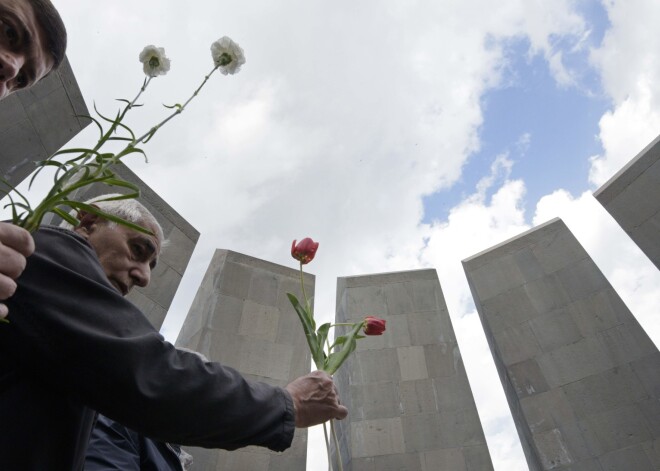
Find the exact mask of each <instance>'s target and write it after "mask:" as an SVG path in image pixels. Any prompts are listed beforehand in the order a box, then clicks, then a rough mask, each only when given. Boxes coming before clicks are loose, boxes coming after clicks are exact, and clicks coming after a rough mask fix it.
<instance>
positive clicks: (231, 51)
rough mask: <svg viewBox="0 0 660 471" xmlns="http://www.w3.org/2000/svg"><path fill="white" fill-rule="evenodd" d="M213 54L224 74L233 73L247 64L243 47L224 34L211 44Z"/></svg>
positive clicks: (216, 63) (214, 60)
mask: <svg viewBox="0 0 660 471" xmlns="http://www.w3.org/2000/svg"><path fill="white" fill-rule="evenodd" d="M211 56H212V57H213V62H214V63H215V65H216V66H217V67H219V68H220V72H222V73H223V75H227V74H232V75H233V74H235V73H237V72H239V71H240V70H241V66H242V65H243V64H245V55H244V54H243V49H241V46H239V45H238V44H236V43H235V42H234V41H232V40H231V39H229V38H228V37H227V36H223V37H221V38H220V39H218V40H217V41H216V42H214V43H213V44H211Z"/></svg>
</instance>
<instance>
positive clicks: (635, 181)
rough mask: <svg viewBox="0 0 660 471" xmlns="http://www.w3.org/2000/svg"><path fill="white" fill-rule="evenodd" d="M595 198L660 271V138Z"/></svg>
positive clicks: (599, 190) (602, 188)
mask: <svg viewBox="0 0 660 471" xmlns="http://www.w3.org/2000/svg"><path fill="white" fill-rule="evenodd" d="M594 196H595V197H596V199H597V200H598V201H599V202H600V203H601V204H602V205H603V206H604V207H605V209H606V210H607V211H608V212H609V213H610V214H611V215H612V217H614V219H616V221H617V222H618V223H619V225H620V226H621V227H622V228H623V230H624V231H626V232H627V233H628V235H629V236H630V238H631V239H632V240H633V241H634V242H635V243H636V244H637V245H638V246H639V248H640V249H642V251H643V252H644V253H645V254H646V256H647V257H649V258H650V259H651V261H652V262H653V263H654V264H655V266H656V267H658V269H660V136H658V137H657V138H655V140H654V141H653V142H651V143H650V144H649V145H648V146H647V147H646V148H645V149H644V150H642V151H641V152H640V153H639V154H638V155H637V156H636V157H635V158H634V159H632V160H631V161H630V162H629V163H628V164H627V165H626V166H625V167H624V168H622V169H621V170H620V171H619V172H618V173H617V174H616V175H614V176H613V177H612V178H611V179H610V180H609V181H608V182H607V183H605V184H604V185H603V186H601V187H600V188H599V189H598V190H597V191H596V192H594Z"/></svg>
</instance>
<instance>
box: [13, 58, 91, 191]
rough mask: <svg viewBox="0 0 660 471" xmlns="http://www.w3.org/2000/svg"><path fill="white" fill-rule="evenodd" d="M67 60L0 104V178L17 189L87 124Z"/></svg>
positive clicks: (79, 95) (80, 96) (74, 79)
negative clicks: (41, 161) (39, 165)
mask: <svg viewBox="0 0 660 471" xmlns="http://www.w3.org/2000/svg"><path fill="white" fill-rule="evenodd" d="M88 114H89V112H88V111H87V107H86V106H85V101H84V100H83V97H82V94H81V93H80V89H79V88H78V83H77V82H76V78H75V77H74V75H73V71H72V70H71V66H70V65H69V61H68V60H64V62H63V63H62V65H61V66H60V68H59V70H57V71H56V72H54V73H52V74H50V75H49V76H48V77H46V78H44V79H43V80H41V81H40V82H39V83H38V84H37V85H35V86H34V87H32V88H30V89H28V90H24V91H21V92H18V93H15V94H13V95H11V96H9V97H8V98H6V99H4V100H2V101H0V177H2V178H4V179H6V180H8V181H9V182H10V183H11V184H12V185H14V186H16V185H18V184H19V183H20V182H21V181H23V179H25V177H27V176H28V175H29V174H30V173H32V171H33V170H34V164H33V162H34V161H36V160H43V159H45V158H47V157H49V156H50V155H52V154H53V153H54V152H56V151H57V150H59V149H60V147H62V146H63V145H64V144H66V143H67V142H69V140H71V138H72V137H73V136H75V135H76V134H78V133H79V132H80V131H81V130H82V129H83V128H84V127H85V126H87V125H88V124H89V122H90V121H89V120H88V119H84V118H82V117H80V116H83V115H88Z"/></svg>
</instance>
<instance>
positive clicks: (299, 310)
mask: <svg viewBox="0 0 660 471" xmlns="http://www.w3.org/2000/svg"><path fill="white" fill-rule="evenodd" d="M286 295H287V297H288V298H289V301H290V302H291V305H292V306H293V309H294V310H295V311H296V314H298V318H299V319H300V323H301V324H302V326H303V330H304V331H305V337H306V338H307V344H308V345H309V350H310V352H311V353H312V359H313V360H314V364H315V365H316V367H317V368H318V369H322V368H323V366H324V363H325V353H324V352H323V343H321V342H319V339H318V338H317V336H316V332H315V330H314V319H313V318H312V316H311V315H310V313H309V312H308V311H307V310H306V309H305V308H304V307H303V306H302V305H301V304H300V302H299V301H298V298H296V297H295V295H293V294H291V293H287V294H286Z"/></svg>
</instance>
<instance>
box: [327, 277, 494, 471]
mask: <svg viewBox="0 0 660 471" xmlns="http://www.w3.org/2000/svg"><path fill="white" fill-rule="evenodd" d="M367 315H374V316H377V317H382V318H384V319H386V320H387V331H386V332H385V333H384V334H383V335H382V336H379V337H366V338H364V339H361V340H360V341H358V347H357V350H356V352H355V353H354V354H353V355H352V356H351V357H349V359H348V360H347V361H346V363H345V364H344V365H343V367H342V368H341V369H340V370H339V372H337V374H336V375H335V378H336V381H337V384H338V387H339V390H340V394H341V397H342V401H343V402H344V403H346V405H347V406H348V409H349V411H350V414H349V416H348V418H347V419H346V420H343V421H338V422H336V423H337V426H338V434H339V437H340V442H341V451H342V454H343V462H344V469H346V470H353V471H388V470H401V469H405V470H408V471H415V470H424V471H426V470H429V471H430V470H444V469H446V470H452V471H488V470H492V469H493V466H492V463H491V459H490V455H489V453H488V448H487V446H486V441H485V438H484V433H483V430H482V427H481V423H480V421H479V416H478V414H477V409H476V406H475V403H474V398H473V396H472V391H471V390H470V385H469V384H468V380H467V376H466V373H465V368H464V366H463V361H462V359H461V353H460V351H459V348H458V344H457V343H456V337H455V335H454V330H453V328H452V325H451V321H450V319H449V314H448V312H447V307H446V304H445V300H444V297H443V295H442V290H441V288H440V283H439V282H438V276H437V274H436V272H435V270H418V271H406V272H400V273H388V274H381V275H368V276H356V277H347V278H339V280H338V289H337V322H359V321H360V320H361V319H363V318H364V317H365V316H367ZM335 469H337V468H335Z"/></svg>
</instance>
